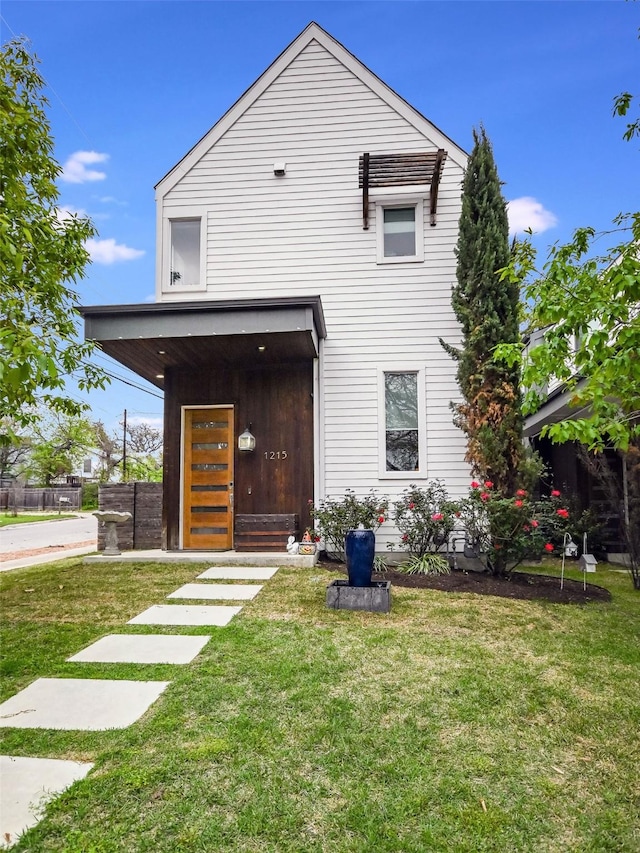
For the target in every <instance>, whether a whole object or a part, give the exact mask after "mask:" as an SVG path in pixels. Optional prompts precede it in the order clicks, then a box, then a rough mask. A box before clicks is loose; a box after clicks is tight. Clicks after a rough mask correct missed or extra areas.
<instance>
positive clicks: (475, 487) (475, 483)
mask: <svg viewBox="0 0 640 853" xmlns="http://www.w3.org/2000/svg"><path fill="white" fill-rule="evenodd" d="M471 488H472V489H479V488H480V483H479V482H478V481H477V480H474V481H473V482H472V483H471Z"/></svg>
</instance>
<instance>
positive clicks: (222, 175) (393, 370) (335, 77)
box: [83, 23, 469, 550]
mask: <svg viewBox="0 0 640 853" xmlns="http://www.w3.org/2000/svg"><path fill="white" fill-rule="evenodd" d="M426 85H428V84H426ZM466 161H467V155H466V154H465V153H464V151H462V150H461V149H460V148H459V147H458V146H457V145H456V144H455V143H453V142H452V141H451V140H450V139H449V138H448V137H446V136H445V135H444V134H443V133H442V132H441V131H440V130H438V128H436V127H435V126H434V125H433V124H431V123H430V122H429V121H428V120H427V119H426V118H424V117H423V116H422V115H421V114H420V113H418V112H417V111H416V110H415V109H413V107H411V106H410V105H409V104H408V103H407V102H406V101H404V100H403V99H402V98H401V97H400V96H398V95H397V94H395V92H393V91H392V90H391V89H390V88H389V87H388V86H386V85H385V84H384V83H383V82H382V81H381V80H380V79H379V78H378V77H376V76H375V75H374V74H373V73H372V72H371V71H369V70H368V69H367V68H366V67H365V66H364V65H362V63H361V62H359V60H358V59H356V58H355V57H354V56H353V55H352V54H351V53H349V52H348V51H347V50H346V49H345V48H344V47H343V46H342V45H340V44H339V43H338V42H336V41H335V39H333V38H332V37H331V36H330V35H328V34H327V33H326V32H325V31H324V30H323V29H322V28H321V27H319V26H318V25H317V24H315V23H312V24H310V25H309V26H308V27H307V28H306V29H305V30H304V31H303V32H302V33H301V34H300V36H298V38H296V39H295V41H294V42H292V44H290V45H289V47H288V48H287V49H286V50H285V51H284V52H283V53H282V54H281V55H280V56H279V57H278V58H277V59H276V60H275V62H274V63H273V64H272V65H271V66H270V67H269V68H268V69H267V70H266V71H265V72H264V74H263V75H262V76H261V77H260V78H259V79H258V80H257V81H256V82H255V83H254V84H253V86H251V88H250V89H248V90H247V92H245V94H244V95H243V96H242V97H241V98H240V99H239V100H238V101H237V102H236V103H235V104H234V105H233V106H232V107H231V109H230V110H229V111H228V112H227V113H226V114H225V115H224V116H223V117H222V118H221V119H220V120H219V121H218V122H217V124H215V125H214V126H213V128H212V129H211V130H210V131H209V132H208V133H207V134H206V136H204V137H203V138H202V139H201V140H200V141H199V142H198V143H197V144H196V145H195V146H194V147H193V148H192V149H191V151H190V152H189V153H188V154H187V155H186V156H185V157H184V159H183V160H181V161H180V162H179V163H178V164H177V165H176V166H175V168H174V169H172V170H171V171H170V172H169V174H168V175H166V176H165V177H164V178H163V179H162V180H161V181H160V183H159V184H158V186H157V194H156V198H157V277H156V303H155V304H152V305H149V304H144V305H116V306H102V307H86V308H84V309H83V314H84V316H85V322H86V336H87V338H92V339H96V340H98V341H99V342H100V343H101V345H102V347H103V349H104V351H105V352H107V353H108V354H109V355H111V356H113V357H114V358H115V359H117V360H118V361H120V362H121V363H122V364H125V365H126V366H128V367H130V368H131V369H133V370H134V371H135V372H136V373H138V374H139V375H140V376H143V377H145V378H146V379H148V380H149V381H150V382H152V383H153V384H154V385H156V386H157V387H158V388H162V389H164V392H165V441H164V509H163V528H164V541H163V547H166V548H168V549H169V550H176V549H226V548H232V547H234V545H237V544H238V542H237V538H234V529H235V530H236V532H238V530H239V525H238V523H237V519H238V518H240V517H241V519H242V523H243V524H245V523H250V521H251V519H252V518H253V519H256V520H257V517H258V516H265V515H269V516H278V515H280V516H292V515H295V516H296V517H297V522H298V530H299V531H300V532H302V531H304V528H305V527H306V526H307V525H310V524H311V519H310V515H309V503H310V502H313V501H315V502H316V503H317V502H318V501H319V500H321V499H322V498H323V497H326V496H342V495H343V494H344V492H345V489H353V490H354V491H355V492H356V493H358V494H365V493H367V492H368V490H369V489H372V488H373V489H377V490H379V491H380V492H381V493H384V494H387V495H389V496H390V497H391V498H392V499H393V498H394V497H395V496H397V495H399V494H400V493H401V492H402V490H403V489H404V488H406V487H407V486H408V485H409V484H410V483H424V482H425V481H426V480H427V479H434V478H441V479H442V480H443V481H444V482H445V484H446V486H447V488H448V489H449V492H450V493H451V494H452V495H455V496H460V495H462V494H463V493H464V492H465V491H466V487H467V484H468V478H469V469H468V466H467V464H466V463H465V462H464V455H465V438H464V435H463V433H462V432H461V431H459V430H458V429H456V428H455V427H454V426H453V423H452V414H451V411H450V401H452V400H453V401H458V400H459V391H458V388H457V385H456V380H455V371H456V365H455V363H454V362H453V361H452V360H451V359H450V357H449V356H448V355H447V354H446V353H445V351H444V350H443V348H442V347H441V345H440V343H439V341H438V338H439V337H443V338H445V339H447V340H449V341H450V342H451V343H453V344H456V345H457V344H459V341H460V331H459V327H458V325H457V322H456V320H455V317H454V314H453V311H452V308H451V288H452V284H453V283H454V282H455V270H456V260H455V255H454V247H455V245H456V241H457V236H458V219H459V216H460V206H461V182H462V177H463V171H464V168H465V165H466ZM243 433H244V434H245V435H244V437H243V435H242V434H243ZM247 433H251V435H252V436H255V449H254V450H252V451H251V450H249V451H246V450H240V449H239V448H238V441H239V439H240V441H241V443H242V441H243V439H245V438H249V436H248V435H247ZM234 514H235V516H236V524H235V525H234ZM262 521H263V523H264V524H266V525H267V528H265V529H268V526H269V525H268V519H266V520H265V519H262ZM393 534H394V529H393V526H392V525H391V524H389V523H387V525H386V526H385V527H384V528H383V529H382V531H381V533H380V534H379V537H378V547H379V548H384V546H385V544H386V541H387V540H388V539H389V538H390V537H391V536H393ZM265 541H266V540H265ZM254 546H255V547H256V549H257V550H260V548H259V547H258V546H257V545H256V543H255V542H254ZM248 547H253V546H248Z"/></svg>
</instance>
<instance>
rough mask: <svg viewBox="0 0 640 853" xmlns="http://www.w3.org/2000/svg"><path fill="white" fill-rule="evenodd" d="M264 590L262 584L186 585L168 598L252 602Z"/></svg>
mask: <svg viewBox="0 0 640 853" xmlns="http://www.w3.org/2000/svg"><path fill="white" fill-rule="evenodd" d="M261 589H262V584H255V583H254V584H233V583H186V584H185V585H184V586H181V587H180V589H177V590H176V591H175V592H172V593H171V594H170V595H168V596H167V598H203V599H207V600H209V601H214V600H225V601H250V600H251V599H252V598H255V597H256V595H257V594H258V593H259V592H260V590H261Z"/></svg>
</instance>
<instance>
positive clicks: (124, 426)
mask: <svg viewBox="0 0 640 853" xmlns="http://www.w3.org/2000/svg"><path fill="white" fill-rule="evenodd" d="M122 482H123V483H126V482H127V410H126V409H125V410H124V418H123V421H122Z"/></svg>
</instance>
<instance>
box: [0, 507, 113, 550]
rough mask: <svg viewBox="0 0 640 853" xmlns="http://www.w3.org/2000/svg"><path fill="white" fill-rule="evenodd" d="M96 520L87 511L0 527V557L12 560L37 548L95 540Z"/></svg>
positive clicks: (61, 546) (96, 533)
mask: <svg viewBox="0 0 640 853" xmlns="http://www.w3.org/2000/svg"><path fill="white" fill-rule="evenodd" d="M97 536H98V520H97V519H96V518H94V516H93V515H91V513H84V514H82V515H81V516H79V517H77V518H61V519H56V520H55V521H38V522H35V523H33V524H16V525H15V526H14V525H10V526H9V527H3V528H2V529H0V561H1V560H3V559H5V560H16V559H18V558H19V557H20V554H21V553H27V552H28V553H31V554H33V553H34V552H37V551H39V550H40V549H47V550H49V549H52V550H55V549H64V548H67V547H69V546H72V545H78V544H80V543H81V544H83V545H84V544H86V543H87V542H91V543H95V542H97Z"/></svg>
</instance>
